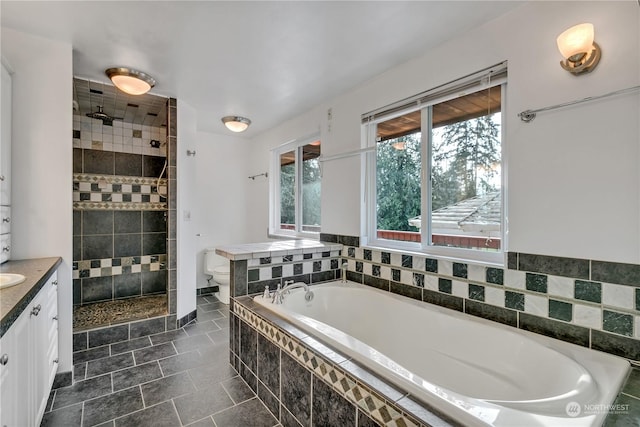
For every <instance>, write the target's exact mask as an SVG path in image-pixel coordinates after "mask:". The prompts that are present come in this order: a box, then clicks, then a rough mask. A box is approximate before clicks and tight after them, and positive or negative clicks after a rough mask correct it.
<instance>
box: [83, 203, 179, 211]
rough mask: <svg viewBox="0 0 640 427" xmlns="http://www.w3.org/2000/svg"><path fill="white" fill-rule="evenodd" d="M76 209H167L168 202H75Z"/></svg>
mask: <svg viewBox="0 0 640 427" xmlns="http://www.w3.org/2000/svg"><path fill="white" fill-rule="evenodd" d="M73 209H74V210H115V211H125V210H127V211H166V210H167V204H166V203H142V202H130V203H127V202H124V203H123V202H74V203H73Z"/></svg>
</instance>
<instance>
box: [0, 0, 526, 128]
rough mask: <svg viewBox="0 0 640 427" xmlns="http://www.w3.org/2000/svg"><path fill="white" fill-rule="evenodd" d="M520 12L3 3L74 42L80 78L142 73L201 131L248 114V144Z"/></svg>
mask: <svg viewBox="0 0 640 427" xmlns="http://www.w3.org/2000/svg"><path fill="white" fill-rule="evenodd" d="M521 4H522V2H521V1H520V2H518V1H513V2H512V1H480V0H477V1H408V2H404V1H388V2H385V1H354V2H349V1H332V2H329V1H327V2H314V1H276V2H271V1H258V2H249V1H162V2H160V1H43V2H40V1H10V0H2V1H1V2H0V22H1V24H2V26H3V27H8V28H12V29H16V30H19V31H24V32H27V33H31V34H36V35H39V36H43V37H47V38H50V39H55V40H59V41H64V42H69V43H71V45H72V46H73V72H74V75H75V76H76V77H78V78H81V79H87V80H93V81H96V82H107V81H108V79H107V78H106V76H105V75H104V70H105V69H107V68H109V67H113V66H129V67H133V68H136V69H139V70H141V71H144V72H146V73H148V74H150V75H152V76H153V77H154V78H155V79H156V80H157V82H158V83H157V85H156V87H155V88H154V89H153V90H152V93H154V94H156V95H160V96H164V97H169V96H170V97H175V98H177V99H179V100H180V101H183V102H185V103H186V104H188V105H190V106H191V107H193V108H194V109H195V111H196V114H197V121H198V129H199V130H203V131H210V132H217V133H224V132H226V130H225V129H224V127H223V125H222V123H221V121H220V119H221V117H223V116H226V115H242V116H246V117H249V118H250V119H251V120H252V122H253V123H252V125H251V127H250V128H249V130H248V131H246V132H245V133H243V134H242V136H246V137H252V136H254V135H257V134H258V133H260V132H262V131H265V130H267V129H269V128H271V127H274V126H276V125H277V124H279V123H281V122H283V121H285V120H287V119H290V118H292V117H295V116H296V115H298V114H300V113H302V112H305V111H307V110H309V109H311V108H313V107H314V106H316V105H318V104H320V103H322V102H326V101H329V100H330V99H332V98H333V97H336V96H338V95H339V94H341V93H343V92H345V91H346V90H349V89H351V88H353V87H354V86H356V85H358V84H361V83H363V82H365V81H367V80H369V79H371V78H373V77H374V76H376V75H378V74H380V73H382V72H384V71H386V70H388V69H390V68H392V67H394V66H397V65H398V64H401V63H403V62H406V61H408V60H410V59H411V58H414V57H416V56H419V55H420V54H422V53H424V52H425V51H427V50H428V49H430V48H431V47H434V46H436V45H438V44H441V43H443V42H444V41H446V40H448V39H450V38H453V37H455V36H456V35H457V34H459V33H461V32H465V31H468V30H469V29H471V28H473V27H476V26H479V25H481V24H482V23H484V22H487V21H489V20H491V19H493V18H495V17H497V16H499V15H502V14H504V13H506V12H508V11H509V10H511V9H513V8H515V7H517V6H518V5H521ZM53 17H55V18H53ZM113 114H114V115H117V113H115V112H114V113H113ZM124 114H126V113H124Z"/></svg>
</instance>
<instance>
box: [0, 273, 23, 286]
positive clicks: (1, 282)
mask: <svg viewBox="0 0 640 427" xmlns="http://www.w3.org/2000/svg"><path fill="white" fill-rule="evenodd" d="M24 279H25V277H24V276H23V275H22V274H13V273H0V289H3V288H8V287H9V286H14V285H19V284H20V283H22V282H24Z"/></svg>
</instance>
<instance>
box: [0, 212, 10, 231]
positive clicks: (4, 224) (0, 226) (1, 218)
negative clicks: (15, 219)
mask: <svg viewBox="0 0 640 427" xmlns="http://www.w3.org/2000/svg"><path fill="white" fill-rule="evenodd" d="M7 233H11V206H0V234H7Z"/></svg>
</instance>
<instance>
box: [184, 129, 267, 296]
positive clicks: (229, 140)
mask: <svg viewBox="0 0 640 427" xmlns="http://www.w3.org/2000/svg"><path fill="white" fill-rule="evenodd" d="M220 126H222V123H221V124H220ZM178 128H180V124H178ZM221 132H224V130H222V131H221ZM196 138H197V145H196V151H197V154H196V156H195V157H193V158H192V159H193V161H194V165H195V183H194V184H193V187H194V188H195V189H196V191H197V194H198V199H197V200H196V206H197V208H196V210H195V211H196V212H197V218H195V217H194V219H193V221H195V222H194V224H195V228H196V230H197V231H196V234H199V236H197V237H196V241H195V257H196V258H195V259H196V277H197V287H198V288H202V287H206V286H210V285H209V284H208V283H207V278H208V277H209V276H207V275H205V274H204V273H203V260H204V251H205V249H207V248H215V247H217V246H220V245H228V244H234V243H247V242H248V240H247V236H248V233H247V228H249V227H251V225H252V224H249V223H248V219H247V218H248V212H247V211H248V209H247V205H248V201H247V190H248V189H249V188H263V191H264V192H266V190H267V187H266V184H265V183H264V181H263V180H264V178H257V179H256V180H255V181H251V180H249V179H248V178H247V177H248V176H249V175H254V174H256V173H262V172H264V170H258V171H257V170H252V169H251V168H250V167H249V165H248V163H247V159H248V157H249V155H250V152H251V151H252V150H253V147H252V145H251V144H250V141H249V140H247V139H245V138H242V137H240V136H236V135H234V134H231V133H229V134H222V133H221V134H214V133H210V132H203V131H199V132H198V133H197V135H196ZM265 235H266V233H265ZM263 240H264V238H263ZM221 261H225V260H221ZM212 285H213V283H211V286H212Z"/></svg>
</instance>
